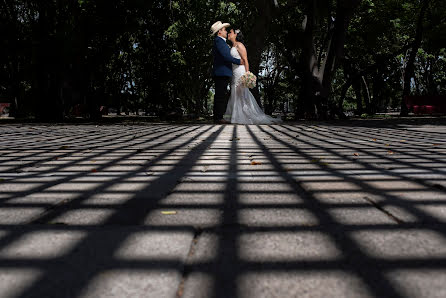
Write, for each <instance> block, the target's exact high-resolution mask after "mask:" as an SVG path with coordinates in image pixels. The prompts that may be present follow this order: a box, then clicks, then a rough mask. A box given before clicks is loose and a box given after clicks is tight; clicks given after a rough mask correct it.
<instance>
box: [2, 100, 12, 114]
mask: <svg viewBox="0 0 446 298" xmlns="http://www.w3.org/2000/svg"><path fill="white" fill-rule="evenodd" d="M10 106H11V104H10V103H6V102H0V115H1V114H3V111H4V110H5V109H6V108H9V107H10Z"/></svg>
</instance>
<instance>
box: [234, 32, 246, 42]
mask: <svg viewBox="0 0 446 298" xmlns="http://www.w3.org/2000/svg"><path fill="white" fill-rule="evenodd" d="M234 33H235V34H237V37H236V38H235V40H236V41H238V42H242V43H243V41H244V38H243V33H242V31H240V29H234Z"/></svg>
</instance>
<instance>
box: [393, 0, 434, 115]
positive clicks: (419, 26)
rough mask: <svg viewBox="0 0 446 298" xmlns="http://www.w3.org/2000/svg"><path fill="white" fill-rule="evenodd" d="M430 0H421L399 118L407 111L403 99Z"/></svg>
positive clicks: (421, 36)
mask: <svg viewBox="0 0 446 298" xmlns="http://www.w3.org/2000/svg"><path fill="white" fill-rule="evenodd" d="M429 3H430V0H423V1H422V4H421V9H420V14H419V15H418V20H417V29H416V32H415V40H414V43H413V45H412V50H411V51H410V55H409V59H408V60H407V64H406V69H405V71H404V83H403V98H402V99H401V113H400V115H401V116H407V115H408V114H409V111H408V109H407V106H406V103H405V100H404V99H405V97H406V96H408V95H409V94H410V81H411V79H412V77H413V74H414V70H415V58H416V57H417V53H418V49H419V48H420V46H421V41H422V40H423V20H424V15H425V13H426V10H427V8H428V6H429Z"/></svg>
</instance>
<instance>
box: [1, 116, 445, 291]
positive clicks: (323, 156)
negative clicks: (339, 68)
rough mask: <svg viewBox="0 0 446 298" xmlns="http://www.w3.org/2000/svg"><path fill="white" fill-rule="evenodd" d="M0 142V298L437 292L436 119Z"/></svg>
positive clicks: (440, 137)
mask: <svg viewBox="0 0 446 298" xmlns="http://www.w3.org/2000/svg"><path fill="white" fill-rule="evenodd" d="M0 136H1V141H0V200H1V207H0V297H48V298H49V297H58V298H61V297H417V298H418V297H446V121H435V122H432V121H429V120H425V121H417V122H411V121H352V122H333V123H323V122H318V123H304V122H302V123H295V124H284V125H277V126H263V125H260V126H255V125H251V126H245V125H210V124H197V125H193V124H190V125H167V124H141V125H124V124H110V125H95V124H90V125H89V124H83V125H44V124H2V125H0Z"/></svg>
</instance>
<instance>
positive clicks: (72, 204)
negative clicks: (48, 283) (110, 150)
mask: <svg viewBox="0 0 446 298" xmlns="http://www.w3.org/2000/svg"><path fill="white" fill-rule="evenodd" d="M211 128H212V127H209V128H208V129H206V130H205V131H203V132H201V133H200V134H198V135H197V136H195V137H194V138H192V139H190V140H189V141H187V142H185V143H183V144H180V145H177V146H176V147H174V148H173V149H171V150H169V151H166V152H165V153H164V154H162V155H160V156H158V158H156V159H154V160H150V161H148V162H146V165H145V166H150V165H152V164H155V163H156V162H158V161H159V160H162V159H163V158H164V157H166V156H168V155H169V154H170V153H172V152H174V151H175V150H176V149H178V148H180V147H181V146H183V145H187V144H189V143H191V142H192V141H193V140H194V139H195V138H198V136H199V135H201V134H203V133H205V132H206V131H208V130H210V129H211ZM194 130H195V129H194ZM189 132H190V131H189V130H187V131H186V132H184V133H183V134H187V133H189ZM175 138H176V136H173V137H172V138H170V140H174V139H175ZM157 145H159V144H156V145H153V146H148V148H150V147H156V146H157ZM130 155H131V154H129V156H130ZM129 156H126V157H129ZM126 157H122V159H124V158H126ZM167 174H169V172H166V173H165V174H164V175H167ZM133 175H134V172H132V171H130V172H129V173H127V175H125V176H118V177H116V178H115V179H113V180H112V181H108V182H107V183H106V184H102V185H101V187H100V188H96V191H100V190H104V189H106V188H107V187H109V186H110V185H113V184H114V183H118V182H119V181H121V180H123V179H126V178H128V177H132V176H133ZM86 199H88V196H87V195H82V196H79V197H78V198H74V199H71V201H69V202H68V203H66V204H63V205H56V206H54V208H53V209H50V210H48V211H47V212H44V213H43V214H41V215H39V216H38V217H37V218H35V219H34V220H32V221H31V222H29V223H28V224H46V223H47V222H49V221H50V220H52V219H54V218H56V217H57V216H59V215H61V214H63V213H64V212H65V211H67V210H71V209H70V208H76V207H79V206H81V204H82V202H83V201H85V200H86ZM22 236H23V235H22V233H12V234H7V235H4V236H3V237H2V238H0V247H4V246H6V245H8V244H9V243H11V242H13V241H15V240H16V239H18V238H20V237H22Z"/></svg>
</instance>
